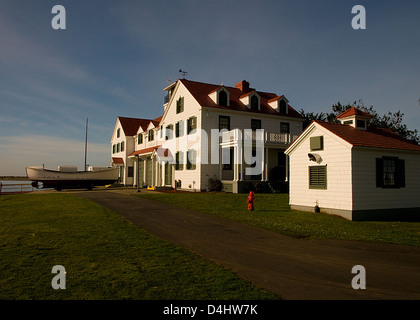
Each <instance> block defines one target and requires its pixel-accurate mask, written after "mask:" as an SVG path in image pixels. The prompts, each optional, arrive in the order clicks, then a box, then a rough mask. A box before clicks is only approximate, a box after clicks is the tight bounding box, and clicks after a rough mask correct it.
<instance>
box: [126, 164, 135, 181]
mask: <svg viewBox="0 0 420 320" xmlns="http://www.w3.org/2000/svg"><path fill="white" fill-rule="evenodd" d="M127 177H128V178H132V177H134V167H127Z"/></svg>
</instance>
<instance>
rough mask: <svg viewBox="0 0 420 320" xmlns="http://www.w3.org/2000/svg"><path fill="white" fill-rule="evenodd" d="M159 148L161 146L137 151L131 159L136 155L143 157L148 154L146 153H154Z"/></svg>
mask: <svg viewBox="0 0 420 320" xmlns="http://www.w3.org/2000/svg"><path fill="white" fill-rule="evenodd" d="M159 147H160V146H154V147H150V148H145V149H141V150H137V151H134V152H133V153H132V154H130V155H129V157H131V156H135V155H142V154H146V153H152V152H153V151H154V150H157V149H159Z"/></svg>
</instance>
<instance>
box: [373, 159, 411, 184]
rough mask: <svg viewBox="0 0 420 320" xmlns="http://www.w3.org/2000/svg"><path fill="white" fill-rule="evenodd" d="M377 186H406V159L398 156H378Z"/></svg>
mask: <svg viewBox="0 0 420 320" xmlns="http://www.w3.org/2000/svg"><path fill="white" fill-rule="evenodd" d="M376 186H377V187H378V188H404V187H405V161H404V160H402V159H398V158H396V157H382V158H377V159H376Z"/></svg>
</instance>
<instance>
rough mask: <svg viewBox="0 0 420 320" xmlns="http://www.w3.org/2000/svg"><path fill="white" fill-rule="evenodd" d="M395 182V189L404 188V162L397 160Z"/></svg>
mask: <svg viewBox="0 0 420 320" xmlns="http://www.w3.org/2000/svg"><path fill="white" fill-rule="evenodd" d="M396 182H397V187H399V188H404V187H405V160H402V159H398V160H397V161H396Z"/></svg>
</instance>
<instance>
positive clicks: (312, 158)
mask: <svg viewBox="0 0 420 320" xmlns="http://www.w3.org/2000/svg"><path fill="white" fill-rule="evenodd" d="M308 157H309V161H315V162H316V163H321V161H322V158H321V156H320V155H319V154H317V153H308Z"/></svg>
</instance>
